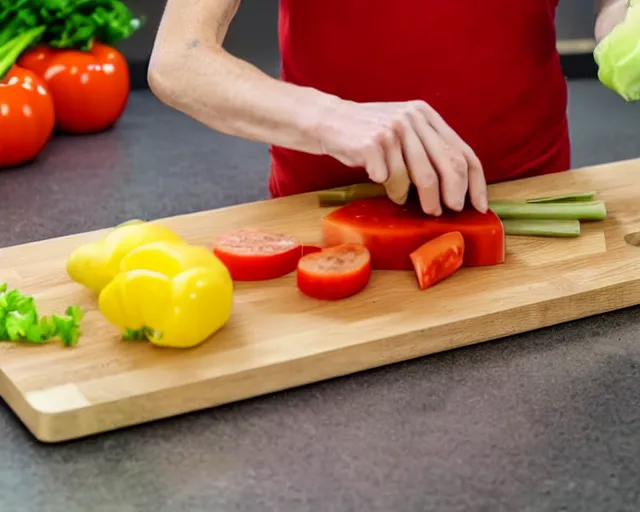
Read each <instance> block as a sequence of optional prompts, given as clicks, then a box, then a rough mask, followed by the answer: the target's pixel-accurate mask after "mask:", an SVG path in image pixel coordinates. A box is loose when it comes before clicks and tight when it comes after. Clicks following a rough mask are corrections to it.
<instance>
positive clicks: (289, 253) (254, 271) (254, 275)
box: [213, 229, 302, 281]
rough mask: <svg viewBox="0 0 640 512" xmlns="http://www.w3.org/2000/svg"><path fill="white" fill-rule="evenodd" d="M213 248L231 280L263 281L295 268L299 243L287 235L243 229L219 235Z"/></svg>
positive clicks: (299, 255)
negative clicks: (227, 270) (229, 274)
mask: <svg viewBox="0 0 640 512" xmlns="http://www.w3.org/2000/svg"><path fill="white" fill-rule="evenodd" d="M213 252H214V254H215V255H216V256H218V258H220V260H221V261H222V262H223V263H224V264H225V266H226V267H227V268H228V269H229V272H230V273H231V277H232V279H233V280H234V281H264V280H267V279H276V278H278V277H282V276H284V275H286V274H289V273H291V272H293V271H295V270H296V266H297V265H298V260H299V259H300V258H301V257H302V244H300V242H299V241H298V240H297V239H296V238H294V237H291V236H288V235H283V234H279V233H270V232H268V231H264V230H261V229H242V230H238V231H233V232H230V233H226V234H224V235H222V236H221V237H219V238H218V239H217V240H216V242H215V244H214V249H213Z"/></svg>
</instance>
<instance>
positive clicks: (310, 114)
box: [148, 0, 336, 154]
mask: <svg viewBox="0 0 640 512" xmlns="http://www.w3.org/2000/svg"><path fill="white" fill-rule="evenodd" d="M239 4H240V0H168V1H167V3H166V7H165V12H164V15H163V17H162V21H161V23H160V27H159V29H158V33H157V36H156V41H155V44H154V48H153V52H152V56H151V62H150V66H149V71H148V81H149V86H150V88H151V90H152V91H153V93H154V94H155V95H156V96H157V97H158V98H159V99H160V100H161V101H162V102H164V103H166V104H167V105H169V106H171V107H173V108H175V109H177V110H180V111H181V112H183V113H185V114H187V115H189V116H190V117H193V118H195V119H197V120H198V121H200V122H202V123H203V124H205V125H207V126H209V127H210V128H213V129H215V130H218V131H220V132H223V133H226V134H229V135H233V136H238V137H242V138H245V139H248V140H252V141H258V142H263V143H267V144H274V145H281V146H285V147H289V148H292V149H297V150H301V151H305V152H309V153H314V154H318V153H320V152H321V151H322V148H321V143H320V142H319V137H318V135H317V133H316V132H317V123H318V122H319V119H320V118H321V117H322V111H323V110H324V109H327V108H330V105H331V104H332V103H333V102H335V100H336V98H334V97H333V96H331V95H329V94H325V93H323V92H320V91H318V90H315V89H311V88H305V87H299V86H296V85H292V84H287V83H285V82H282V81H279V80H276V79H274V78H272V77H270V76H268V75H267V74H265V73H263V72H262V71H260V70H259V69H257V68H256V67H254V66H253V65H251V64H250V63H248V62H245V61H243V60H240V59H238V58H236V57H234V56H232V55H230V54H229V53H228V52H227V51H225V50H224V49H223V48H222V42H223V40H224V38H225V36H226V33H227V30H228V28H229V25H230V23H231V21H232V19H233V17H234V16H235V14H236V11H237V9H238V7H239Z"/></svg>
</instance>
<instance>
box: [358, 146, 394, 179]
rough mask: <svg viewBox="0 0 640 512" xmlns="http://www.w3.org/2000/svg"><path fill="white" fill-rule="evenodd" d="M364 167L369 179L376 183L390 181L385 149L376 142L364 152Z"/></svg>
mask: <svg viewBox="0 0 640 512" xmlns="http://www.w3.org/2000/svg"><path fill="white" fill-rule="evenodd" d="M363 159H364V167H365V168H366V171H367V174H368V175H369V178H371V180H372V181H374V182H375V183H384V182H386V181H387V180H388V179H389V169H388V168H387V162H386V160H385V152H384V148H383V147H382V146H381V145H380V143H379V142H377V141H375V142H372V143H371V144H369V145H367V146H366V147H365V149H364V151H363Z"/></svg>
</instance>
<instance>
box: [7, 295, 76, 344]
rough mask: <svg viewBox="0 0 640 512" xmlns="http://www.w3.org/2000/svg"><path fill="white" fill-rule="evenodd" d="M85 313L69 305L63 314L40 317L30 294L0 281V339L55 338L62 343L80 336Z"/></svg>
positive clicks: (41, 340) (46, 340)
mask: <svg viewBox="0 0 640 512" xmlns="http://www.w3.org/2000/svg"><path fill="white" fill-rule="evenodd" d="M83 316H84V313H83V312H82V310H81V309H80V308H79V307H77V306H69V307H68V308H67V310H66V311H65V314H64V315H57V314H53V315H50V316H43V317H40V315H39V314H38V309H37V307H36V304H35V301H34V299H33V297H31V296H28V295H23V294H22V293H20V292H19V291H18V290H8V289H7V284H6V283H4V284H2V285H0V341H12V342H24V343H35V344H38V343H49V342H50V341H51V340H53V339H54V338H58V339H59V340H60V341H61V342H62V344H63V345H64V346H65V347H70V346H73V345H75V344H76V343H77V342H78V339H79V338H80V322H81V321H82V317H83Z"/></svg>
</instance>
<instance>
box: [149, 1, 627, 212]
mask: <svg viewBox="0 0 640 512" xmlns="http://www.w3.org/2000/svg"><path fill="white" fill-rule="evenodd" d="M587 1H588V0H585V8H587V6H586V3H587ZM594 1H595V2H596V5H595V9H596V13H597V15H596V19H595V24H594V29H595V39H596V41H599V40H600V39H602V37H604V36H605V35H606V34H607V33H609V31H610V30H611V29H612V28H613V27H614V26H615V25H616V24H618V23H620V22H622V21H623V20H624V17H625V14H626V10H627V6H626V1H627V0H594ZM558 2H559V0H485V1H481V0H458V1H455V2H453V1H447V0H396V1H391V0H280V6H279V9H280V10H279V43H280V50H281V76H280V77H279V78H273V77H270V76H268V75H267V74H265V73H263V72H262V71H260V70H259V69H257V68H256V67H255V66H253V65H251V64H249V63H248V62H246V61H243V60H241V59H239V58H237V57H235V56H234V55H231V54H230V53H228V52H227V51H226V50H225V49H224V48H223V41H224V38H225V34H226V32H227V30H228V27H229V25H230V23H231V21H232V20H233V18H234V16H235V13H236V12H237V10H238V8H239V4H240V0H168V1H167V3H166V6H165V10H164V13H163V16H162V19H161V22H160V26H159V29H158V32H157V35H156V40H155V43H154V47H153V50H152V56H151V60H150V65H149V70H148V81H149V86H150V88H151V90H152V91H153V93H154V94H155V95H156V96H157V97H158V98H159V99H160V100H161V101H162V102H164V103H165V104H167V105H169V106H171V107H173V108H175V109H177V110H180V111H181V112H183V113H185V114H187V115H189V116H191V117H193V118H195V119H197V120H198V121H200V122H202V123H204V124H205V125H207V126H209V127H211V128H212V129H215V130H218V131H220V132H222V133H226V134H229V135H233V136H238V137H242V138H245V139H247V140H251V141H257V142H262V143H265V144H269V145H270V151H271V160H272V169H271V175H270V178H269V188H270V192H271V195H272V196H273V197H280V196H286V195H291V194H296V193H302V192H309V191H315V190H321V189H326V188H332V187H338V186H343V185H348V184H353V183H360V182H363V181H367V180H371V181H373V182H376V183H382V184H384V187H385V190H386V192H387V195H388V196H389V198H390V199H391V200H393V201H395V202H396V203H403V202H404V201H406V199H407V195H408V191H409V189H410V186H411V184H414V185H415V189H416V190H417V192H418V197H419V200H420V204H421V207H422V209H423V210H424V212H425V213H427V214H429V215H436V216H437V215H440V214H441V213H442V212H443V208H448V209H450V210H454V211H459V210H460V209H462V208H463V207H464V205H465V203H466V202H467V201H469V202H470V203H471V204H472V205H473V207H475V208H476V209H477V210H479V211H482V212H484V211H486V209H487V183H494V182H500V181H505V180H511V179H515V178H524V177H529V176H536V175H541V174H547V173H554V172H561V171H565V170H568V169H569V167H570V139H569V127H568V121H567V112H566V111H567V86H566V82H565V78H564V75H563V71H562V67H561V64H560V57H559V55H558V52H557V49H556V31H555V11H556V8H557V6H558ZM247 37H250V34H247Z"/></svg>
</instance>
